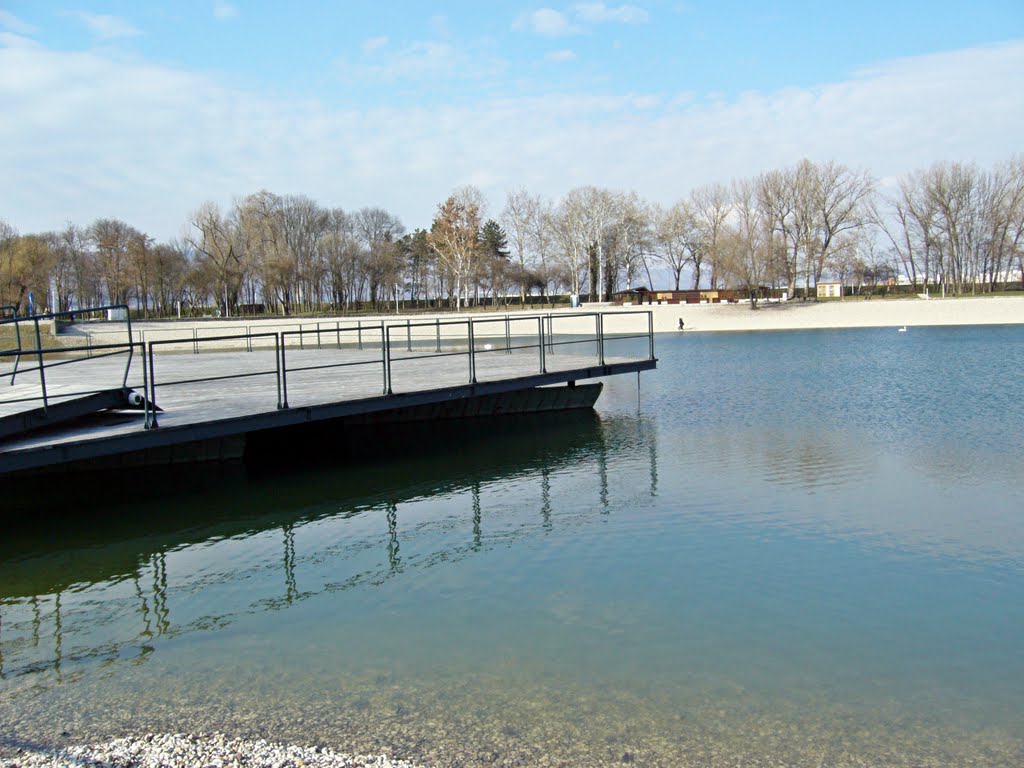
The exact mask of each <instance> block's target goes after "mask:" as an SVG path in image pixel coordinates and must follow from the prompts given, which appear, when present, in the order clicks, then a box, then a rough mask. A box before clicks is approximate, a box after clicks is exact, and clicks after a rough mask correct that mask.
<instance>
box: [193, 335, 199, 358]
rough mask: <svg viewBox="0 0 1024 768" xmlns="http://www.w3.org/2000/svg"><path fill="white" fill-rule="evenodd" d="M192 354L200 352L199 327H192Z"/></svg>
mask: <svg viewBox="0 0 1024 768" xmlns="http://www.w3.org/2000/svg"><path fill="white" fill-rule="evenodd" d="M192 354H193V355H198V354H199V329H198V328H193V329H192Z"/></svg>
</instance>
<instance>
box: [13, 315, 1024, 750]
mask: <svg viewBox="0 0 1024 768" xmlns="http://www.w3.org/2000/svg"><path fill="white" fill-rule="evenodd" d="M989 330H990V331H991V336H989V335H986V334H984V333H979V332H978V331H977V330H975V329H971V330H970V332H969V333H968V335H967V336H966V337H962V336H958V335H956V334H951V333H950V332H949V331H946V330H942V329H939V330H936V331H934V332H933V333H925V332H924V331H921V332H919V333H915V334H901V335H900V336H901V337H912V338H910V340H909V341H910V343H909V344H902V342H903V341H905V340H906V338H904V339H902V340H901V341H900V342H897V341H895V340H894V338H895V334H891V335H890V336H891V337H892V338H890V336H885V335H882V334H881V332H877V331H863V332H862V331H854V332H848V333H847V334H845V335H844V334H834V333H822V334H810V335H802V334H750V335H735V336H725V337H721V336H718V337H703V336H700V335H698V334H694V335H691V336H682V337H672V338H670V339H666V340H665V342H664V343H662V344H660V347H659V356H660V358H661V363H660V366H659V371H658V372H657V373H654V374H651V375H649V376H645V377H644V378H643V380H642V382H641V391H640V409H639V412H638V409H637V390H636V387H637V384H636V381H635V380H632V381H630V380H629V377H621V378H619V379H614V380H611V381H609V382H607V384H606V391H605V395H604V396H603V398H602V401H601V402H600V403H599V415H597V416H595V415H593V414H568V415H564V416H560V417H552V416H550V415H547V416H544V417H539V418H534V419H517V420H513V421H505V422H487V421H482V422H472V423H468V424H463V425H457V426H454V427H451V428H446V429H439V428H436V427H434V426H432V425H428V426H427V427H422V428H418V429H412V430H407V431H403V432H402V433H400V434H398V435H392V436H390V438H389V437H387V436H385V435H382V434H375V433H364V434H362V435H359V436H355V435H347V436H346V439H345V441H343V442H346V443H347V444H349V445H355V446H356V450H354V451H339V452H336V453H335V454H334V455H332V456H331V457H330V459H329V461H328V462H326V463H325V464H323V465H319V466H305V465H304V464H301V463H299V464H296V465H293V466H292V467H290V468H288V469H286V470H275V471H270V470H268V469H267V467H265V466H263V467H260V468H259V469H257V470H255V471H248V472H247V471H246V470H245V469H244V468H236V469H234V470H231V471H230V472H229V473H228V474H227V475H221V474H220V473H217V474H215V475H214V476H213V477H212V478H211V477H208V478H197V477H190V479H189V481H188V483H180V482H175V483H174V485H175V486H176V487H180V488H181V490H180V492H179V493H177V494H174V495H171V496H162V495H160V494H159V493H158V494H156V495H154V494H152V493H150V494H149V495H148V496H144V495H143V494H144V488H138V489H136V490H134V491H133V494H135V496H133V500H132V501H131V502H129V503H124V502H117V501H114V500H109V499H108V500H107V501H105V502H103V504H102V508H103V514H102V515H96V514H93V515H90V516H87V517H85V516H82V515H81V510H75V511H74V512H73V513H72V512H70V511H69V513H68V514H67V515H66V516H65V517H63V518H61V520H60V523H59V525H58V526H57V529H58V530H60V531H61V533H62V534H63V535H62V536H61V537H59V538H56V537H54V536H53V535H52V531H53V530H54V528H55V526H54V525H53V524H52V523H47V522H43V523H40V524H37V525H35V526H34V527H33V526H27V527H25V528H24V529H23V530H21V531H20V532H18V533H17V534H16V535H13V536H11V537H7V538H5V539H4V540H3V541H0V722H3V723H4V724H5V726H6V728H7V730H8V739H9V740H11V739H13V740H15V741H17V740H22V741H32V742H41V743H55V742H56V743H59V742H60V740H61V737H60V735H59V734H60V733H61V732H64V731H67V732H70V733H72V734H73V737H74V738H75V739H76V740H82V739H86V738H89V737H91V736H97V737H101V738H106V737H110V736H112V735H118V734H120V733H125V732H137V731H140V730H175V731H180V730H204V729H205V730H209V729H211V728H220V729H223V730H227V731H230V732H234V733H238V734H240V735H250V736H260V737H270V738H278V739H290V740H294V741H298V742H302V743H312V742H327V743H332V744H335V745H337V746H340V747H344V748H347V749H359V750H371V751H380V750H387V751H391V752H393V753H397V754H401V755H406V756H410V757H416V758H419V759H423V760H429V761H432V762H434V763H436V764H438V765H484V764H508V765H512V764H527V765H533V764H541V763H544V762H545V761H548V762H552V763H553V764H557V762H558V760H559V759H560V760H562V761H563V763H564V764H568V765H603V764H619V763H622V762H635V763H637V764H641V765H666V766H669V765H686V764H693V765H737V764H740V763H743V764H766V763H771V762H772V761H774V762H775V763H777V764H787V765H804V764H806V765H809V766H815V765H826V764H827V765H862V764H886V765H900V764H905V765H920V764H931V765H952V764H964V763H966V762H968V761H971V762H973V763H974V764H977V765H1018V764H1020V761H1021V758H1022V756H1024V748H1022V744H1024V741H1022V738H1024V659H1022V657H1021V654H1020V652H1019V649H1020V647H1021V644H1022V642H1024V600H1021V595H1022V594H1024V520H1022V518H1021V513H1020V510H1021V509H1024V491H1022V490H1020V489H1019V488H1017V487H1015V485H1014V484H1013V482H1012V478H1013V477H1014V474H1013V472H1012V471H1010V468H1011V467H1013V466H1014V465H1015V464H1016V462H1017V461H1019V456H1020V455H1024V397H1022V396H1021V395H1024V392H1022V391H1021V388H1022V387H1024V384H1022V382H1021V379H1020V377H1019V375H1018V374H1017V372H1018V371H1019V370H1020V366H1021V364H1024V353H1022V349H1024V331H1022V330H1021V329H989ZM897 343H900V344H902V346H901V347H897V346H895V345H896V344H897ZM897 362H898V363H899V364H898V365H897V364H896V363H897ZM939 370H941V372H942V377H941V381H938V380H936V381H933V380H932V379H931V378H930V377H932V376H933V375H935V374H936V372H937V371H939ZM972 370H974V371H978V370H981V371H984V375H983V376H981V377H980V378H981V379H982V380H983V381H985V382H987V385H986V386H987V387H992V388H998V389H999V394H998V396H993V397H991V398H989V397H988V396H987V394H986V393H987V389H986V388H985V387H982V388H980V389H979V386H978V384H977V381H976V379H975V378H974V377H972V376H970V375H968V373H969V372H970V371H972ZM965 371H967V373H965ZM695 372H699V373H695ZM958 388H959V389H958ZM882 393H886V396H885V397H884V398H882V397H881V395H882ZM894 402H895V403H896V404H897V406H898V407H895V408H894V407H893V403H894ZM953 403H955V404H956V407H955V408H952V410H951V411H950V413H949V414H948V417H946V416H945V415H943V417H942V418H939V416H938V415H937V414H943V413H944V412H943V408H945V407H946V406H949V405H950V404H953ZM968 404H969V407H968ZM965 412H967V415H965ZM375 446H376V448H377V453H378V454H379V453H381V452H384V453H387V454H388V455H389V456H395V457H396V458H394V459H393V460H390V461H387V462H381V461H377V460H372V459H374V456H373V454H374V451H373V450H372V449H373V448H374V447H375ZM159 482H160V483H161V484H162V487H168V485H169V482H168V481H167V479H166V478H164V479H161V480H160V481H159ZM136 496H137V498H135V497H136ZM141 498H145V499H146V501H145V504H144V506H140V502H139V501H138V499H141ZM140 508H144V509H145V513H144V514H140ZM4 743H5V742H4V741H3V738H2V737H0V750H2V749H3V748H4ZM8 743H13V742H10V741H9V742H8ZM556 758H557V759H556Z"/></svg>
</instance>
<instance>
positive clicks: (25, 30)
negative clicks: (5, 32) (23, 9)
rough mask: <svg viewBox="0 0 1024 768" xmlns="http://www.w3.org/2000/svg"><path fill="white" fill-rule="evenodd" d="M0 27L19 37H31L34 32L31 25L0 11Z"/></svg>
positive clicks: (7, 12) (34, 29)
mask: <svg viewBox="0 0 1024 768" xmlns="http://www.w3.org/2000/svg"><path fill="white" fill-rule="evenodd" d="M0 26H2V27H5V28H6V29H9V30H10V31H11V32H15V33H17V34H19V35H31V34H32V33H34V32H35V31H36V28H35V27H33V26H32V25H31V24H26V23H25V22H24V21H22V20H21V19H19V18H18V17H17V16H15V15H14V14H13V13H10V12H9V11H0Z"/></svg>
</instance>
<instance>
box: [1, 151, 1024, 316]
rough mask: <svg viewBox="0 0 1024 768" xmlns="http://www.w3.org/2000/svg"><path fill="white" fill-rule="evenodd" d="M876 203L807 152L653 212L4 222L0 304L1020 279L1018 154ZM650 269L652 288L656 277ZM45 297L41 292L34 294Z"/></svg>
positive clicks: (950, 287) (467, 210) (307, 302)
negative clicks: (147, 226)
mask: <svg viewBox="0 0 1024 768" xmlns="http://www.w3.org/2000/svg"><path fill="white" fill-rule="evenodd" d="M894 189H895V192H894V193H893V194H883V193H881V192H880V191H879V190H878V185H877V184H876V182H875V181H874V180H873V179H872V178H871V176H870V175H869V174H867V173H866V172H864V171H859V170H853V169H850V168H848V167H846V166H844V165H842V164H839V163H836V162H825V163H815V162H811V161H808V160H804V161H801V162H800V163H797V164H796V165H794V166H792V167H790V168H786V169H782V170H774V171H769V172H767V173H763V174H760V175H759V176H756V177H752V178H747V179H740V180H736V181H733V182H732V183H731V184H729V185H724V184H713V185H709V186H705V187H701V188H698V189H696V190H694V191H693V192H692V193H691V194H690V195H688V196H687V197H685V198H683V199H680V200H678V201H677V202H675V203H673V204H672V205H669V206H667V207H663V206H660V205H657V204H651V203H648V202H646V201H644V200H643V199H641V198H640V197H638V196H637V195H636V194H635V193H633V192H621V191H614V190H608V189H603V188H599V187H594V186H585V187H577V188H575V189H572V190H570V191H569V192H568V193H566V194H565V195H564V196H563V197H561V198H560V199H558V200H551V199H547V198H545V197H543V196H541V195H535V194H531V193H529V192H528V191H527V190H525V189H519V190H516V191H513V192H510V193H509V194H508V196H507V198H506V200H505V205H504V207H503V209H502V210H501V211H500V212H498V213H497V215H496V216H495V217H493V218H492V217H489V216H488V211H487V206H486V201H485V199H484V197H483V195H482V194H481V192H480V190H478V189H476V188H474V187H462V188H459V189H457V190H455V191H454V192H453V193H452V194H451V195H450V196H449V197H448V198H447V199H446V200H445V201H443V202H442V203H440V204H439V205H438V207H437V211H436V215H435V217H434V219H433V221H432V223H431V226H430V227H429V228H428V229H417V230H415V231H413V232H411V233H407V232H406V230H405V227H404V226H403V224H402V222H401V221H400V219H399V218H398V217H397V216H395V215H394V214H391V213H389V212H388V211H386V210H384V209H382V208H373V207H367V208H362V209H360V210H358V211H354V212H347V211H343V210H341V209H340V208H325V207H323V206H321V205H320V204H319V203H317V202H316V201H314V200H312V199H310V198H308V197H305V196H302V195H286V196H280V195H275V194H272V193H270V192H267V191H265V190H264V191H260V192H257V193H255V194H252V195H249V196H248V197H245V198H241V199H239V200H237V201H236V202H235V203H234V204H233V205H232V206H230V207H229V208H227V209H222V208H221V207H220V206H218V205H217V204H215V203H212V202H207V203H204V204H202V205H201V206H199V207H198V208H197V209H196V210H195V211H194V212H193V213H192V214H191V215H190V216H189V220H188V224H187V226H186V228H185V231H184V232H183V234H182V236H181V238H180V239H177V240H174V241H171V242H168V243H155V242H154V241H153V239H152V238H151V237H149V236H148V235H146V234H144V233H142V232H140V231H138V230H137V229H135V228H133V227H131V226H130V225H128V224H126V223H125V222H123V221H120V220H117V219H100V220H98V221H96V222H94V223H93V224H91V225H90V226H88V227H78V226H75V225H72V224H69V225H68V226H67V227H66V228H65V229H64V230H63V231H61V232H49V233H43V234H32V235H19V234H18V233H17V232H16V230H15V229H14V228H13V227H12V226H10V225H8V224H6V223H4V222H3V221H0V304H4V305H9V304H15V305H19V306H21V307H23V308H24V305H25V301H26V296H27V293H28V292H29V291H34V293H35V295H36V297H37V298H36V306H37V307H43V306H47V307H49V308H52V309H55V310H61V311H67V310H71V309H74V308H77V307H84V306H98V305H101V304H105V303H130V304H131V305H132V306H134V307H137V308H138V310H139V312H140V313H141V314H144V315H150V314H156V315H170V314H173V313H174V312H175V311H177V310H178V309H179V308H180V309H181V310H182V311H184V312H187V313H198V312H205V311H210V309H211V308H214V307H216V308H218V309H219V310H220V311H222V312H224V313H226V314H234V313H237V312H256V311H268V312H280V313H284V314H291V313H316V312H324V311H347V310H352V309H354V308H357V307H363V306H367V305H369V306H372V307H375V308H377V309H380V308H382V307H383V306H386V305H390V304H391V303H392V302H396V301H398V300H399V299H403V300H405V301H407V302H413V303H414V304H417V305H420V306H442V305H447V306H453V307H461V306H464V305H469V304H474V303H483V302H489V303H492V304H494V303H497V302H505V303H510V302H512V301H515V300H518V301H519V302H524V303H525V302H526V301H527V298H528V297H529V296H532V295H536V294H540V295H541V296H542V297H548V296H552V295H556V294H565V293H570V294H576V295H584V294H585V295H588V296H589V297H590V298H591V299H593V300H605V299H607V298H609V297H611V295H612V294H614V293H615V292H617V291H619V290H620V289H622V288H631V287H634V286H637V285H639V284H641V283H646V284H647V285H649V286H651V287H652V288H656V287H662V286H658V285H657V283H658V282H663V281H664V280H665V279H666V277H665V275H666V274H667V275H668V276H669V277H668V279H670V280H671V282H672V283H673V284H674V285H673V287H675V288H676V289H677V290H678V289H679V288H681V287H682V285H683V283H684V280H686V281H688V283H689V285H692V286H693V287H694V288H698V287H701V288H705V287H707V288H735V289H742V290H748V291H750V292H751V295H752V296H754V297H755V298H756V295H757V293H758V291H759V290H760V289H761V288H764V287H772V288H779V289H784V290H788V291H789V293H790V295H795V293H796V291H797V290H798V289H803V290H805V291H809V290H810V289H811V288H812V286H814V285H816V284H817V283H818V282H820V281H821V280H823V279H825V278H838V279H841V280H843V281H844V282H845V283H847V284H848V285H849V284H854V285H864V284H867V285H872V284H874V283H877V282H878V281H879V280H892V279H894V278H895V277H896V276H897V275H903V276H905V278H906V282H909V283H910V284H912V285H914V286H918V287H921V288H923V289H924V290H927V289H928V288H929V287H937V286H941V287H942V289H943V290H944V291H946V292H950V293H953V294H962V293H966V292H977V291H979V290H982V291H987V290H992V289H994V288H996V287H997V286H1000V285H1005V284H1007V283H1011V282H1014V281H1019V280H1020V274H1021V271H1022V268H1024V264H1022V258H1024V257H1022V250H1024V241H1022V238H1024V159H1022V158H1014V159H1011V160H1009V161H1007V162H1004V163H1002V164H1000V165H998V166H996V167H995V168H993V169H991V170H983V169H980V168H978V167H977V166H975V165H968V164H961V163H938V164H936V165H933V166H932V167H931V168H928V169H925V170H918V171H914V172H912V173H910V174H908V175H906V176H905V177H903V178H901V179H899V181H898V184H896V185H895V187H894ZM656 275H657V276H659V277H660V279H659V280H655V279H653V278H654V277H655V276H656ZM42 297H45V298H42Z"/></svg>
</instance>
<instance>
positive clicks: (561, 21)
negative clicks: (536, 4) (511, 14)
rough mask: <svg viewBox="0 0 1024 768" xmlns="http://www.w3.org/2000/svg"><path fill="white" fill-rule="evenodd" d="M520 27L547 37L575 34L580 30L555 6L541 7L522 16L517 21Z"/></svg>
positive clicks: (517, 25)
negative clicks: (555, 8)
mask: <svg viewBox="0 0 1024 768" xmlns="http://www.w3.org/2000/svg"><path fill="white" fill-rule="evenodd" d="M516 27H517V28H519V29H528V30H530V31H531V32H534V33H535V34H538V35H543V36H545V37H563V36H565V35H574V34H576V33H578V32H579V31H580V30H579V28H578V27H576V26H574V25H573V24H572V23H570V21H569V17H568V16H566V15H565V14H564V13H562V12H561V11H556V10H554V9H553V8H539V9H537V10H536V11H532V12H531V13H528V14H526V15H525V16H523V17H521V18H520V19H519V21H518V22H517V23H516Z"/></svg>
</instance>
